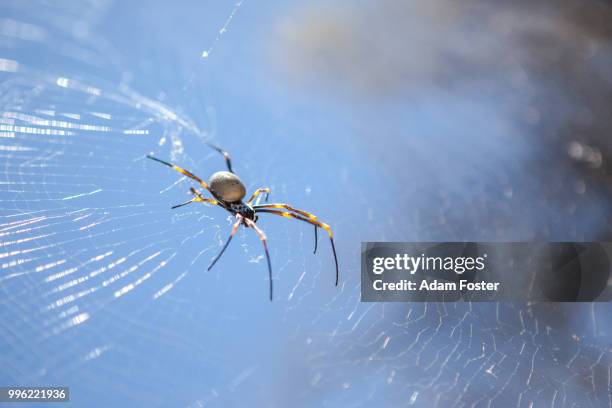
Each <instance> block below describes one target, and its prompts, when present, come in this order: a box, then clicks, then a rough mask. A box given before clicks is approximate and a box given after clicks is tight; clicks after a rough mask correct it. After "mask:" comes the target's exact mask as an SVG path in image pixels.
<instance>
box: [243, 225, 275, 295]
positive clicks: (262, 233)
mask: <svg viewBox="0 0 612 408" xmlns="http://www.w3.org/2000/svg"><path fill="white" fill-rule="evenodd" d="M244 222H245V223H246V224H247V225H248V226H249V227H251V228H253V229H254V230H255V232H256V233H257V235H258V236H259V239H260V240H261V243H262V244H263V247H264V251H265V253H266V260H267V261H268V281H269V282H270V301H272V264H271V262H270V253H269V252H268V244H267V239H266V234H265V233H264V232H263V231H262V230H261V229H260V228H259V227H258V226H257V225H255V222H253V221H252V220H250V219H248V218H245V219H244Z"/></svg>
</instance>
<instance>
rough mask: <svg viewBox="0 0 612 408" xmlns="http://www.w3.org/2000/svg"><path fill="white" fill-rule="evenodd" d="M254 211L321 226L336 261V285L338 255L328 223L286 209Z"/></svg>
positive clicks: (260, 209)
mask: <svg viewBox="0 0 612 408" xmlns="http://www.w3.org/2000/svg"><path fill="white" fill-rule="evenodd" d="M254 208H255V207H254ZM255 212H256V213H268V214H276V215H280V216H281V217H285V218H295V219H298V220H301V221H304V222H307V223H309V224H312V225H314V226H315V229H316V227H320V228H323V229H324V230H325V231H327V233H328V234H329V241H330V242H331V247H332V252H333V254H334V262H335V263H336V286H338V279H339V276H340V272H339V268H338V256H337V255H336V246H335V245H334V237H333V234H332V231H331V228H330V227H329V225H327V224H325V223H323V222H321V221H319V220H317V219H316V217H315V219H313V218H306V217H302V216H301V215H298V214H293V213H290V212H287V211H276V210H269V209H266V208H261V206H260V207H259V208H257V209H256V210H255ZM313 217H314V216H313Z"/></svg>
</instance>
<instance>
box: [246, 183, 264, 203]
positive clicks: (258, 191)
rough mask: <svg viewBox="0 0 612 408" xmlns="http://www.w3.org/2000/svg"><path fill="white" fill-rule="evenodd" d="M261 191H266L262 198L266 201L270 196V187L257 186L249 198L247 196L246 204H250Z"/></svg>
mask: <svg viewBox="0 0 612 408" xmlns="http://www.w3.org/2000/svg"><path fill="white" fill-rule="evenodd" d="M261 193H266V197H265V198H264V200H265V201H268V197H270V188H269V187H263V188H258V189H257V190H255V192H254V193H253V195H252V196H251V198H249V201H247V204H251V203H252V202H253V200H254V199H256V198H257V196H259V195H260V194H261Z"/></svg>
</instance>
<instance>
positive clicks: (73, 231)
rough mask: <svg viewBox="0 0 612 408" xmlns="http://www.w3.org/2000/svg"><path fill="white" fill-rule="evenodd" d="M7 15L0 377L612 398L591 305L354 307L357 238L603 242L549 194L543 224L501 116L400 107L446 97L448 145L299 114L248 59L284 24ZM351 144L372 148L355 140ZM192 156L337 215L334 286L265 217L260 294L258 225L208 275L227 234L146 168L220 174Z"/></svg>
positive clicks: (158, 391)
mask: <svg viewBox="0 0 612 408" xmlns="http://www.w3.org/2000/svg"><path fill="white" fill-rule="evenodd" d="M134 4H136V3H134ZM2 7H3V13H2V16H3V17H2V19H1V20H0V41H1V42H0V50H1V51H2V54H0V77H1V86H2V92H1V93H0V95H1V96H0V98H1V103H2V107H1V116H0V155H1V157H2V159H1V161H0V166H1V172H0V174H1V177H0V184H1V185H2V188H1V190H0V202H1V208H2V213H1V215H0V236H1V241H0V267H1V272H0V294H1V296H0V367H1V368H0V385H62V386H69V387H70V388H71V400H72V401H71V405H72V406H189V407H201V406H244V405H250V406H289V405H297V406H342V407H347V406H355V407H359V406H375V405H381V406H519V407H522V406H526V407H529V406H541V405H544V406H551V407H565V406H611V405H612V400H611V397H610V395H611V390H612V386H611V383H612V362H611V357H612V355H611V350H610V338H611V335H612V333H611V332H610V327H609V324H607V323H606V322H607V319H606V318H605V316H607V314H608V313H609V312H610V308H609V305H607V304H571V305H561V304H550V305H525V304H512V303H503V304H469V303H452V304H438V303H433V304H432V303H406V304H384V303H372V304H367V303H361V302H360V301H359V282H360V280H359V255H360V254H359V248H360V245H359V243H360V242H361V241H366V240H388V241H393V240H397V241H404V240H410V239H415V240H416V239H420V240H426V239H430V240H461V239H516V238H524V237H529V238H532V237H533V236H534V234H532V233H531V231H533V230H542V229H545V228H546V227H548V226H552V227H551V231H550V232H549V235H546V236H545V238H547V239H551V238H554V239H584V238H585V237H586V238H588V237H594V236H597V232H596V230H595V225H600V224H601V222H602V219H603V218H604V215H603V214H605V213H606V209H605V208H606V207H605V205H603V204H602V200H603V199H602V196H604V198H605V194H603V193H601V192H598V191H594V192H591V191H589V194H585V195H583V196H582V198H581V199H580V200H578V199H576V198H575V197H574V196H573V195H572V196H571V198H567V197H566V196H565V195H563V194H562V193H556V192H555V191H553V193H554V194H556V196H555V197H557V203H558V207H562V206H563V205H564V204H565V203H568V202H571V203H574V204H575V203H578V204H579V205H580V206H581V208H582V210H581V211H578V212H576V213H573V215H569V216H567V218H564V219H563V220H561V217H559V216H558V213H557V211H556V210H557V209H558V208H557V207H555V206H554V205H553V206H551V204H550V203H549V202H546V203H545V204H543V205H542V204H541V203H539V201H538V200H539V199H540V198H541V195H540V194H539V193H538V192H539V190H540V188H541V186H540V185H539V184H537V183H533V182H532V180H533V177H532V174H530V173H529V172H528V171H527V172H526V171H524V170H523V169H522V168H521V167H520V166H515V165H514V164H513V163H514V162H515V161H516V160H517V159H518V160H519V161H521V163H533V162H532V159H533V154H532V152H530V151H529V149H528V148H526V146H525V143H524V141H521V140H518V141H516V140H514V133H513V131H514V130H516V128H514V127H513V126H512V125H510V124H509V123H508V122H507V121H506V120H505V119H504V118H503V117H500V116H499V115H496V114H495V112H491V111H490V110H489V109H487V108H482V106H480V105H478V106H468V107H467V108H466V107H465V101H464V100H455V101H454V100H452V98H449V96H448V95H436V93H435V92H432V94H433V95H434V96H429V97H428V98H430V99H429V100H430V101H432V102H431V105H429V103H428V102H425V103H424V104H423V105H421V106H417V107H416V110H417V113H416V114H414V115H415V116H425V117H428V115H430V116H431V117H434V118H435V116H434V115H435V114H436V113H435V112H437V111H438V105H437V102H439V100H440V99H445V100H446V101H447V102H446V105H445V108H446V109H445V114H447V115H448V116H447V118H451V120H453V119H454V120H460V121H463V120H467V121H469V122H470V123H471V125H472V126H473V128H472V131H471V132H470V134H464V133H461V134H460V136H462V137H464V138H468V141H467V143H468V144H472V145H477V146H479V148H478V149H475V150H470V151H466V149H465V148H464V147H463V146H464V145H463V144H462V143H458V142H456V143H453V141H448V140H446V139H439V136H437V135H438V134H444V133H445V132H451V133H453V131H452V129H450V128H444V126H443V125H441V127H440V128H435V129H433V130H431V129H430V131H431V134H426V133H427V128H422V127H421V128H417V129H418V131H422V132H423V133H424V134H425V135H426V136H427V137H426V138H424V139H420V140H417V139H414V138H405V137H400V136H398V135H397V134H396V133H395V132H394V130H393V128H401V127H407V126H408V124H410V126H411V127H412V126H413V125H415V122H414V121H413V118H410V117H408V118H406V117H404V118H402V120H401V121H400V122H399V123H398V122H397V121H395V122H393V121H391V122H389V123H386V121H387V119H389V117H388V116H385V115H382V116H380V117H376V115H371V116H370V115H368V113H367V112H366V111H367V110H369V109H370V107H367V108H365V109H363V111H361V113H362V114H363V115H364V116H365V117H367V118H368V121H369V122H370V123H369V126H368V127H367V128H363V127H361V124H360V123H357V122H355V120H354V119H353V118H354V112H347V111H345V110H343V109H336V110H333V111H330V110H329V109H331V106H330V105H333V102H328V103H322V102H320V100H317V99H316V98H314V97H313V99H309V98H310V97H309V96H306V97H305V98H304V100H299V101H297V102H296V101H295V100H293V99H291V97H290V96H289V95H287V94H286V93H283V92H286V91H282V90H279V89H278V88H275V85H274V83H273V82H272V81H270V80H268V81H267V82H266V81H264V80H262V77H263V76H264V75H266V71H265V68H262V66H261V65H262V64H261V63H258V62H257V61H259V58H261V53H262V52H264V51H265V50H262V49H257V47H253V44H258V43H261V42H266V41H269V38H268V37H266V36H265V35H263V34H261V33H260V32H258V31H257V30H258V29H261V27H266V26H268V25H269V23H270V21H274V19H275V18H277V17H276V15H275V13H279V14H281V15H282V14H283V9H282V8H279V9H278V10H274V11H272V10H273V9H272V8H270V9H267V8H265V7H264V6H261V5H258V6H257V7H258V8H256V6H255V5H254V4H250V3H244V4H243V3H242V2H239V3H233V4H232V3H227V4H224V5H218V6H215V7H213V6H211V5H204V6H203V5H197V4H193V5H191V8H190V7H189V6H185V7H186V10H189V11H190V12H189V13H186V10H182V9H181V10H176V9H174V8H172V7H171V6H167V5H166V6H164V5H159V4H157V3H151V4H149V5H148V6H147V7H148V8H147V10H146V12H143V10H142V9H141V6H139V5H135V6H128V5H124V6H121V5H117V4H109V3H106V2H92V3H90V4H83V5H71V6H69V5H62V6H61V8H55V7H54V6H49V5H44V4H37V8H36V9H34V8H32V7H27V8H26V6H25V5H22V4H20V3H15V4H5V5H3V6H2ZM279 7H280V6H279ZM186 14H189V15H188V16H187V15H186ZM241 14H244V17H242V18H241ZM262 15H263V16H266V17H262ZM145 16H148V17H145ZM177 16H178V17H177ZM147 18H148V19H149V20H150V21H149V20H147ZM138 19H141V20H138ZM177 19H178V20H177ZM182 19H186V21H183V20H182ZM177 21H179V22H182V23H183V24H177ZM165 22H168V25H167V26H165V25H164V24H165ZM140 25H142V26H144V27H145V28H146V30H144V31H145V34H142V33H140V32H139V33H140V34H138V33H137V34H134V35H133V36H132V35H130V34H131V33H133V32H132V31H131V30H132V29H134V27H139V26H140ZM185 27H188V28H185ZM193 27H200V28H199V29H201V31H197V30H198V29H194V28H193ZM153 28H156V29H155V30H153ZM190 30H191V31H190ZM193 30H196V32H195V33H194V32H193ZM185 31H186V32H185ZM247 38H250V39H251V40H249V41H246V39H247ZM262 39H263V40H266V41H263V40H262ZM251 48H255V49H251ZM193 55H196V56H197V57H198V58H197V59H193ZM203 56H205V58H202V57H203ZM141 61H150V63H149V64H148V65H147V64H144V63H142V64H141V63H140V62H141ZM128 68H129V69H128ZM262 72H263V74H262ZM267 75H269V73H267ZM258 81H261V83H259V82H258ZM425 99H427V98H425ZM449 99H450V100H449ZM313 101H318V102H315V103H313ZM329 112H333V120H330V119H329V117H328V116H326V115H329V114H330V113H329ZM379 113H380V112H379ZM484 115H487V118H488V120H489V121H491V122H492V125H491V124H490V123H489V122H487V123H486V124H485V123H484V122H483V121H482V120H480V121H479V120H478V118H481V117H482V116H484ZM371 129H375V130H376V131H377V132H380V133H384V134H387V135H391V136H387V137H386V138H385V137H384V136H382V137H383V139H382V142H381V143H380V144H379V145H378V146H373V145H372V144H371V143H369V142H368V138H369V137H371V135H370V134H369V132H371ZM490 129H494V130H495V131H496V135H497V136H498V137H500V138H501V139H502V140H503V141H504V142H505V147H504V149H503V152H500V151H499V150H496V149H494V148H493V147H492V146H493V145H490V144H487V142H486V138H485V137H483V135H484V134H486V133H487V132H488V131H489V130H490ZM466 133H468V132H466ZM469 138H473V139H469ZM210 140H214V141H216V142H218V143H219V144H220V145H222V146H223V148H224V149H227V150H228V151H230V152H231V154H232V159H233V162H234V166H235V170H236V171H237V172H238V174H240V175H241V177H242V178H243V179H244V181H245V183H246V185H247V189H248V191H249V192H251V191H253V190H254V189H255V188H257V187H263V186H268V187H271V188H272V195H271V199H272V201H275V202H276V201H278V202H288V203H291V204H293V205H295V206H296V207H298V208H304V209H307V210H312V211H313V212H314V213H316V214H317V215H319V217H320V218H321V219H322V220H325V221H328V222H329V223H330V224H331V225H332V227H333V228H334V231H335V236H336V242H337V248H338V257H339V260H340V266H341V284H340V286H339V287H338V288H335V287H334V286H333V282H334V271H333V258H332V256H331V250H330V248H329V244H328V243H327V242H325V239H326V238H325V237H324V236H321V237H320V240H321V242H320V243H319V250H318V253H317V254H316V256H313V255H312V253H311V251H312V245H313V237H312V229H311V227H310V226H309V225H300V224H299V223H297V222H293V221H287V220H284V219H282V218H280V217H279V218H278V219H276V218H272V216H270V217H262V218H261V219H260V221H259V223H258V225H260V226H261V227H262V228H263V229H264V230H265V231H266V233H267V235H268V237H269V244H270V248H271V257H272V265H273V271H274V282H275V293H276V297H275V300H274V302H272V303H270V302H269V301H268V300H267V296H268V294H267V281H266V279H267V273H266V265H265V260H264V258H263V256H262V248H261V244H260V242H259V240H258V239H257V238H256V236H254V234H251V232H252V231H244V230H241V232H239V233H238V236H237V238H236V239H235V241H234V242H233V243H232V246H230V247H229V249H228V251H227V253H226V254H225V255H224V257H223V258H221V260H220V261H219V263H218V265H216V266H215V268H214V269H213V270H211V271H210V272H206V267H207V265H208V263H209V262H210V260H211V259H212V257H214V256H215V255H216V254H217V251H219V249H220V247H221V244H222V243H223V242H224V241H225V239H226V237H227V234H229V230H230V226H231V219H230V218H229V217H228V214H227V213H226V212H224V211H222V210H220V209H219V208H217V207H212V206H207V205H190V206H187V207H184V208H181V209H178V210H170V206H172V205H174V204H178V203H180V202H183V201H185V200H186V199H188V197H189V196H188V195H187V194H186V193H187V191H188V189H189V187H190V186H191V185H192V184H191V183H190V181H189V180H188V179H185V178H184V177H181V176H180V175H179V174H178V173H175V172H172V171H169V170H168V169H167V168H166V167H164V166H160V165H159V164H158V163H154V162H152V161H149V160H146V159H145V155H146V154H153V155H155V156H157V157H160V158H164V159H167V160H170V161H173V162H176V163H179V164H180V165H182V166H183V167H185V168H187V169H189V170H191V171H193V172H194V173H195V174H197V175H199V176H201V177H203V178H207V176H208V175H209V174H210V173H212V172H213V171H217V170H219V169H223V160H222V158H221V157H220V156H219V155H218V154H217V153H216V152H213V151H211V150H210V149H209V148H207V147H206V146H205V145H204V143H203V142H204V141H210ZM441 143H442V144H443V145H444V146H445V149H443V151H442V152H440V150H439V146H440V144H441ZM464 143H465V141H464ZM399 151H401V152H404V151H410V152H412V153H411V156H410V157H409V158H408V159H409V160H407V157H406V156H405V155H402V154H397V153H396V152H399ZM483 152H485V153H486V154H483ZM434 153H436V154H440V155H441V156H440V157H442V160H444V161H446V163H448V168H447V169H440V168H439V167H437V166H435V165H433V164H432V161H431V157H430V156H431V155H432V154H434ZM445 155H446V156H445ZM456 157H459V159H460V160H457V161H456V162H454V161H453V160H452V158H456ZM468 162H469V163H475V167H473V168H472V167H469V166H465V165H464V163H468ZM545 166H546V163H545V164H544V165H543V167H545ZM539 169H540V170H541V169H542V168H539ZM553 170H554V171H555V172H558V171H560V172H564V173H563V174H565V175H567V177H572V175H573V173H572V172H570V171H569V170H568V169H567V168H554V169H553ZM483 172H488V173H492V174H487V175H486V177H479V176H480V175H481V174H482V173H483ZM500 180H501V182H500ZM504 180H505V181H504ZM466 183H467V184H469V185H470V186H472V187H470V189H473V190H474V191H472V193H473V194H467V193H466V188H465V187H464V186H465V185H466ZM500 183H501V185H502V186H503V188H501V189H500V188H498V185H499V184H500ZM457 186H458V187H457ZM495 188H497V190H494V189H495ZM369 192H371V193H372V194H369ZM553 193H551V194H553ZM509 196H514V197H518V199H517V201H518V203H515V204H512V203H510V204H508V203H507V201H504V200H505V199H507V198H508V197H509ZM559 196H560V197H559ZM474 197H476V199H474ZM504 197H505V198H504ZM406 208H409V211H408V212H407V210H406ZM551 208H552V209H551ZM406 214H408V215H407V216H406ZM517 220H518V221H517ZM565 223H567V224H572V225H575V226H576V227H572V228H570V227H564V225H566V224H565ZM500 229H501V230H503V231H504V233H503V234H499V230H500ZM535 236H536V237H539V235H537V234H536V235H535ZM54 406H56V405H54Z"/></svg>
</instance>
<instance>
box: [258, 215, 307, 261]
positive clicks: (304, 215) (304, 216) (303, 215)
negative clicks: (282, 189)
mask: <svg viewBox="0 0 612 408" xmlns="http://www.w3.org/2000/svg"><path fill="white" fill-rule="evenodd" d="M259 208H280V209H285V210H289V211H293V212H294V213H297V214H300V215H303V216H304V217H306V218H308V219H311V220H316V219H317V216H316V215H314V214H311V213H309V212H306V211H302V210H298V209H297V208H293V207H291V206H290V205H288V204H282V203H274V204H262V205H256V206H253V209H254V210H255V211H257V209H259ZM314 233H315V245H314V251H313V252H312V253H313V254H316V253H317V242H318V241H319V238H318V236H317V226H316V225H315V228H314Z"/></svg>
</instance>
